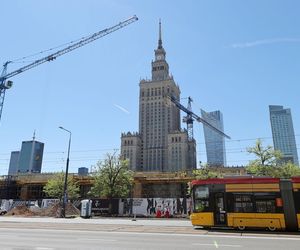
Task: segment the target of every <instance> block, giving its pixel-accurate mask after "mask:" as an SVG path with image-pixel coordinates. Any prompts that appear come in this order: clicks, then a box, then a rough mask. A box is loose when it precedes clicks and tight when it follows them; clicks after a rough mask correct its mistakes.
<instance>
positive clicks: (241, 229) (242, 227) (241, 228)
mask: <svg viewBox="0 0 300 250" xmlns="http://www.w3.org/2000/svg"><path fill="white" fill-rule="evenodd" d="M237 228H238V230H240V231H244V230H245V229H246V227H245V226H238V227H237Z"/></svg>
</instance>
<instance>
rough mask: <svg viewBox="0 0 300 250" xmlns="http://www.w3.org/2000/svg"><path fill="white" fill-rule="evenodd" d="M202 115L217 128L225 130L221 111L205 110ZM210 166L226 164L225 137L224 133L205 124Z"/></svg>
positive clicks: (207, 155) (207, 154)
mask: <svg viewBox="0 0 300 250" xmlns="http://www.w3.org/2000/svg"><path fill="white" fill-rule="evenodd" d="M201 116H202V118H203V119H204V120H206V121H207V122H208V123H210V124H211V125H213V126H214V127H216V128H217V129H219V130H221V131H224V125H223V115H222V113H221V111H219V110H217V111H213V112H205V111H204V110H201ZM203 130H204V139H205V147H206V157H207V164H208V166H226V151H225V139H224V137H223V136H222V135H220V134H219V133H217V132H216V131H214V130H212V129H211V128H209V127H207V126H205V125H203Z"/></svg>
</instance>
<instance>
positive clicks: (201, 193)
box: [195, 186, 209, 199]
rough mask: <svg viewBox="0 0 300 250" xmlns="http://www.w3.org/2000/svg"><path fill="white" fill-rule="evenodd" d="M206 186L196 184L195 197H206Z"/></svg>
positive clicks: (207, 194)
mask: <svg viewBox="0 0 300 250" xmlns="http://www.w3.org/2000/svg"><path fill="white" fill-rule="evenodd" d="M208 196H209V191H208V187H205V186H198V187H196V188H195V199H208Z"/></svg>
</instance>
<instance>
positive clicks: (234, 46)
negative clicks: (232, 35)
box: [231, 38, 300, 49]
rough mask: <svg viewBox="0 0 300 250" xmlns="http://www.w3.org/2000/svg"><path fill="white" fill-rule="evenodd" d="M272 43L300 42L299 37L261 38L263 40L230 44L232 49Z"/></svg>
mask: <svg viewBox="0 0 300 250" xmlns="http://www.w3.org/2000/svg"><path fill="white" fill-rule="evenodd" d="M273 43H300V38H273V39H263V40H257V41H254V42H245V43H235V44H232V45H231V47H232V48H234V49H243V48H250V47H255V46H260V45H267V44H273Z"/></svg>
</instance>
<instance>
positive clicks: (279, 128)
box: [269, 105, 299, 165]
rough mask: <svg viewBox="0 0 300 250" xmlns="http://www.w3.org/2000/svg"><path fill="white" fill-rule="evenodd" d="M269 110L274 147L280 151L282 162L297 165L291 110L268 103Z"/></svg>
mask: <svg viewBox="0 0 300 250" xmlns="http://www.w3.org/2000/svg"><path fill="white" fill-rule="evenodd" d="M269 111H270V121H271V128H272V136H273V143H274V149H276V150H280V151H281V153H282V155H283V159H282V160H283V161H284V162H288V161H291V162H293V163H294V164H296V165H299V161H298V153H297V146H296V139H295V133H294V127H293V120H292V114H291V110H290V109H284V108H283V106H278V105H270V106H269Z"/></svg>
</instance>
